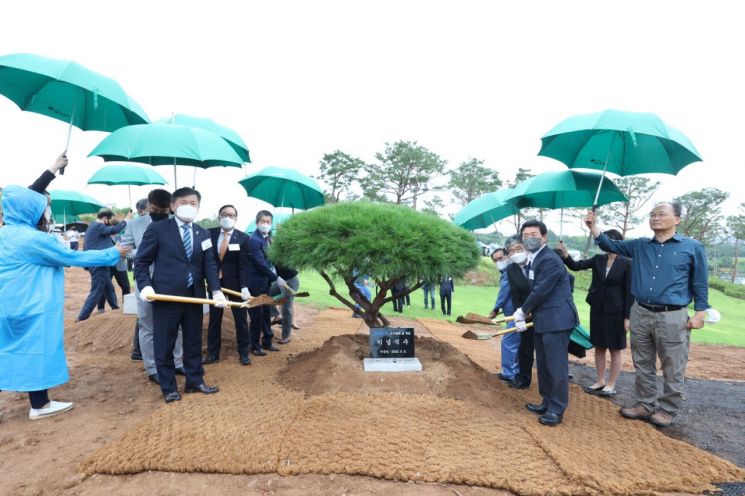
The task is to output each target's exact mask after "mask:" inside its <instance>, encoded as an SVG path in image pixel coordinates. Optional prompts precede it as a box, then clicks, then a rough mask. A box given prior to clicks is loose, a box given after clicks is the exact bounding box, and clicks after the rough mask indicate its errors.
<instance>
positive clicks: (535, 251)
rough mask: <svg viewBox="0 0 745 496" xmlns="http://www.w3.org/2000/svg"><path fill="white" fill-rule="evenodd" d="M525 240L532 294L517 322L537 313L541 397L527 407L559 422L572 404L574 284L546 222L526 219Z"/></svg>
mask: <svg viewBox="0 0 745 496" xmlns="http://www.w3.org/2000/svg"><path fill="white" fill-rule="evenodd" d="M520 234H521V236H522V238H523V245H524V246H525V248H526V249H527V250H528V251H529V252H530V255H528V263H527V264H526V266H525V272H526V273H527V275H528V280H529V281H530V286H531V289H530V294H529V295H528V297H527V298H526V299H525V301H524V302H523V304H522V307H520V308H518V309H517V310H515V313H514V317H515V325H516V327H518V328H520V329H522V330H525V316H526V315H532V316H533V326H534V328H535V355H536V366H537V368H538V392H539V393H540V395H541V397H542V398H543V401H542V402H541V403H540V404H535V403H528V404H527V405H526V408H527V409H528V410H530V411H531V412H533V413H536V414H538V415H540V417H538V421H539V422H540V423H541V424H543V425H548V426H555V425H558V424H560V423H561V421H562V419H563V416H564V411H565V410H566V408H567V405H568V404H569V358H568V356H567V346H568V345H569V336H570V335H571V334H572V331H573V330H574V328H575V326H577V324H579V318H578V317H577V309H576V308H575V306H574V300H573V299H572V285H571V282H570V279H569V273H568V272H567V271H566V269H565V268H564V262H563V261H562V260H561V258H560V257H559V255H557V254H556V253H555V252H554V251H553V250H551V249H550V248H546V242H547V241H548V230H547V229H546V225H545V224H544V223H543V222H540V221H537V220H529V221H526V222H525V223H524V224H523V225H522V226H521V227H520Z"/></svg>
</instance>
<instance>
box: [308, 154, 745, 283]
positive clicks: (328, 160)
mask: <svg viewBox="0 0 745 496" xmlns="http://www.w3.org/2000/svg"><path fill="white" fill-rule="evenodd" d="M533 175H534V174H533V173H532V172H531V170H530V169H525V168H520V169H518V171H517V173H516V174H515V176H514V177H513V178H509V179H503V178H502V177H500V174H499V172H498V171H497V170H494V169H492V168H490V167H488V166H486V165H484V161H483V160H480V159H478V158H473V157H470V158H468V159H466V160H464V161H462V162H461V163H460V164H459V165H457V166H456V167H448V163H447V161H446V160H444V159H443V158H442V157H440V156H439V155H438V154H437V153H435V152H433V151H431V150H429V149H427V148H426V147H424V146H422V145H420V144H419V143H417V142H416V141H396V142H393V143H388V142H387V143H385V147H384V149H383V150H382V151H380V152H378V153H376V154H375V156H374V161H372V162H369V163H368V162H366V161H364V160H362V159H361V158H359V157H355V156H353V155H351V154H348V153H345V152H343V151H341V150H336V151H333V152H331V153H328V154H325V155H324V156H323V157H322V159H321V161H320V174H319V175H318V176H317V178H318V179H320V180H321V181H322V182H323V183H324V184H325V185H326V190H325V195H326V199H327V201H328V202H329V203H334V202H340V201H351V200H358V199H367V200H373V201H380V202H388V203H395V204H405V205H410V206H411V207H412V208H414V209H416V210H421V211H425V212H430V213H433V214H436V215H440V216H446V215H445V202H446V200H444V198H450V200H449V201H450V203H452V204H456V205H457V206H459V207H462V206H464V205H466V204H467V203H469V202H470V201H472V200H474V199H476V198H477V197H479V196H481V195H483V194H485V193H488V192H492V191H496V190H497V189H499V188H501V187H504V186H510V187H511V186H514V185H515V184H517V183H519V182H521V181H524V180H526V179H528V178H530V177H532V176H533ZM613 182H614V183H615V184H616V186H618V188H619V189H620V190H621V191H622V192H623V193H624V195H625V196H626V197H627V198H628V201H627V202H625V203H614V204H611V205H606V206H603V207H600V208H599V210H598V215H599V218H600V222H601V224H602V225H604V226H607V227H608V228H613V229H618V230H619V231H620V232H621V233H622V234H623V235H624V236H626V235H627V233H628V232H629V231H631V230H633V229H634V228H636V227H638V226H640V225H644V224H645V223H646V221H647V216H648V214H649V211H650V210H651V208H652V205H651V204H650V200H651V198H652V196H653V195H654V194H655V193H656V192H657V190H658V189H659V187H660V182H659V181H650V180H649V178H647V177H639V176H632V177H622V178H614V179H613ZM728 197H729V194H728V193H726V192H724V191H722V190H719V189H717V188H704V189H702V190H697V191H691V192H688V193H686V194H684V195H681V196H679V197H677V198H674V200H675V201H677V202H679V203H681V204H682V205H683V216H682V217H681V223H680V226H679V228H678V232H680V233H681V234H683V235H685V236H688V237H691V238H695V239H698V240H699V241H701V242H702V243H704V245H705V246H706V247H707V253H708V255H709V258H710V261H709V265H710V270H711V271H712V272H713V275H716V276H718V277H721V276H725V275H726V277H727V278H729V279H731V280H732V281H733V282H734V281H736V280H738V277H739V276H738V274H740V273H742V269H738V265H739V264H740V262H741V260H740V258H741V257H740V251H741V250H740V245H741V243H742V241H743V240H745V203H743V204H742V205H741V206H740V210H739V213H738V215H732V216H729V217H725V216H724V215H723V214H722V205H723V204H724V202H725V201H726V200H727V199H728ZM585 211H586V209H565V211H564V218H565V222H568V223H572V224H574V225H575V226H579V227H580V228H583V227H584V225H583V223H582V218H583V217H584V213H585ZM545 213H546V212H545V211H542V210H539V209H525V210H523V211H521V212H520V213H519V214H518V215H515V216H514V217H513V218H512V219H509V222H510V223H511V224H512V225H513V226H514V227H515V230H516V229H517V226H519V225H520V224H521V223H522V222H523V221H524V220H526V219H529V218H537V219H542V218H543V216H544V215H545ZM585 232H586V230H585ZM503 237H504V236H503V234H502V233H494V235H493V236H492V237H491V238H489V237H488V235H487V237H484V235H479V236H478V238H480V240H481V241H483V242H485V243H487V244H488V242H487V241H485V240H486V239H492V240H494V239H503ZM564 241H565V243H566V244H567V245H568V246H569V247H570V249H576V250H579V251H580V252H582V253H583V255H584V256H587V255H588V254H589V253H591V252H593V251H594V248H593V246H592V243H591V242H590V240H589V233H588V235H586V236H584V237H583V236H564ZM489 242H493V241H489Z"/></svg>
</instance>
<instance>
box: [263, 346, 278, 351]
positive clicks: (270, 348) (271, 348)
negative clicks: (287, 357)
mask: <svg viewBox="0 0 745 496" xmlns="http://www.w3.org/2000/svg"><path fill="white" fill-rule="evenodd" d="M264 349H265V350H269V351H282V350H280V349H279V348H277V347H276V346H274V345H273V344H270V345H269V346H264Z"/></svg>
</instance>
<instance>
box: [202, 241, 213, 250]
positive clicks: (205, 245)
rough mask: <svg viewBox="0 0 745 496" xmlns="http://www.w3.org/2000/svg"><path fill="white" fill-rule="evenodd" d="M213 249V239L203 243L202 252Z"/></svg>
mask: <svg viewBox="0 0 745 496" xmlns="http://www.w3.org/2000/svg"><path fill="white" fill-rule="evenodd" d="M210 248H212V240H211V239H205V240H204V241H202V251H206V250H209V249H210Z"/></svg>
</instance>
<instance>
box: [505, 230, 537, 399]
mask: <svg viewBox="0 0 745 496" xmlns="http://www.w3.org/2000/svg"><path fill="white" fill-rule="evenodd" d="M506 249H507V253H508V254H509V257H510V264H509V265H508V266H507V281H508V283H509V286H510V299H511V301H512V307H513V308H520V307H521V306H522V304H523V302H524V301H525V300H526V298H527V297H528V295H529V294H530V280H529V279H528V274H527V271H525V270H524V269H525V265H526V264H527V263H528V252H527V251H526V250H525V246H524V245H523V240H522V238H521V237H520V236H512V237H511V238H510V239H508V240H507V244H506ZM513 315H514V312H513ZM534 335H535V331H534V330H533V328H532V327H529V328H527V330H524V331H522V332H520V333H519V336H520V343H519V346H518V350H517V369H518V372H517V375H516V376H515V378H514V379H513V380H512V382H510V383H509V386H510V387H511V388H513V389H528V388H529V387H530V383H531V382H532V380H533V355H534V354H535V345H534Z"/></svg>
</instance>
